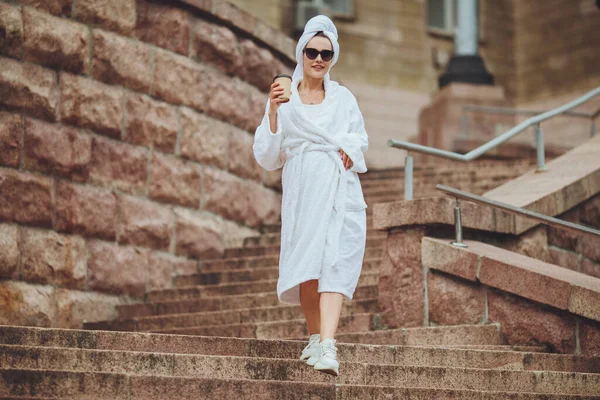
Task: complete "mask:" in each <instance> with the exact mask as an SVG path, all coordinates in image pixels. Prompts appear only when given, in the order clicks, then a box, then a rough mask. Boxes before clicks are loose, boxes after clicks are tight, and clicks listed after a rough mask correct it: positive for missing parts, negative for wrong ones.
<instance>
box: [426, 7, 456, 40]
mask: <svg viewBox="0 0 600 400" xmlns="http://www.w3.org/2000/svg"><path fill="white" fill-rule="evenodd" d="M427 15H428V17H429V21H428V25H429V29H432V30H438V31H443V32H447V33H452V34H453V33H454V32H455V31H456V26H457V25H458V23H457V19H458V0H429V1H428V7H427Z"/></svg>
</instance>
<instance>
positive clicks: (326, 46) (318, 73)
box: [302, 36, 333, 79]
mask: <svg viewBox="0 0 600 400" xmlns="http://www.w3.org/2000/svg"><path fill="white" fill-rule="evenodd" d="M306 48H307V49H317V50H319V51H321V50H333V48H332V46H331V42H330V41H329V39H327V38H324V37H321V36H315V37H314V38H312V39H311V40H310V41H309V42H308V44H307V45H306ZM302 57H303V58H304V76H310V77H311V78H315V79H323V78H324V77H325V75H326V74H327V72H329V69H330V68H331V60H329V61H323V58H322V57H321V55H320V54H319V55H318V56H317V58H315V59H314V60H311V59H310V58H308V57H307V56H306V52H304V54H303V56H302Z"/></svg>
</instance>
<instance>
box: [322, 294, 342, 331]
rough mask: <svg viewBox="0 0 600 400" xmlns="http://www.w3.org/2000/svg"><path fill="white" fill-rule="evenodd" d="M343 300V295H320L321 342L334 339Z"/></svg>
mask: <svg viewBox="0 0 600 400" xmlns="http://www.w3.org/2000/svg"><path fill="white" fill-rule="evenodd" d="M343 300H344V295H342V294H341V293H329V292H327V293H321V304H320V309H321V341H323V340H325V339H333V338H334V336H335V332H336V330H337V327H338V323H339V321H340V314H341V313H342V302H343Z"/></svg>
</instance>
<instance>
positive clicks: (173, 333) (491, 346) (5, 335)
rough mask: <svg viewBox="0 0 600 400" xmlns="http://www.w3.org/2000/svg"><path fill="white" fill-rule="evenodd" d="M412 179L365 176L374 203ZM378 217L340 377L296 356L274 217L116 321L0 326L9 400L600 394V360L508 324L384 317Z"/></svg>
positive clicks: (435, 178) (348, 320)
mask: <svg viewBox="0 0 600 400" xmlns="http://www.w3.org/2000/svg"><path fill="white" fill-rule="evenodd" d="M499 165H502V167H501V168H499ZM529 167H530V164H529V163H528V162H515V163H514V164H513V165H507V164H506V163H502V164H499V163H497V162H491V161H486V162H481V163H478V164H476V165H468V166H466V167H464V168H463V169H457V168H456V167H453V166H447V165H444V166H442V167H439V168H437V169H435V168H423V169H418V170H416V171H415V182H416V185H415V193H416V196H417V197H427V196H430V195H433V194H435V192H434V190H433V188H434V185H435V183H451V184H452V185H453V186H455V187H460V188H463V189H466V190H470V191H473V192H475V193H483V192H485V191H487V190H489V189H491V188H493V187H496V186H497V185H498V184H500V183H503V182H505V181H506V180H509V179H512V178H514V177H516V176H519V175H521V174H522V173H523V172H524V170H527V169H529ZM401 181H402V171H376V172H371V173H369V174H367V175H365V176H364V177H363V179H362V182H363V187H364V191H365V197H366V201H367V203H368V204H369V205H370V206H371V205H373V204H375V203H378V202H385V201H393V200H398V199H399V198H401V197H402V190H403V189H402V183H401ZM371 212H372V207H370V208H369V209H368V214H369V219H371V218H372V217H371ZM371 226H372V223H371V221H370V222H369V229H368V234H367V241H368V243H367V251H366V255H365V262H364V267H363V273H362V275H361V278H360V281H359V286H358V288H357V291H356V293H355V299H354V300H353V301H352V302H344V306H343V311H342V317H341V320H340V327H339V334H338V336H337V338H338V348H339V358H340V360H341V367H340V372H341V375H340V377H338V378H333V377H330V376H328V375H325V374H320V373H318V372H316V371H314V370H313V369H311V368H310V367H308V366H306V365H305V364H304V363H303V362H301V361H299V360H298V359H297V358H298V356H299V354H300V352H301V350H302V348H303V346H304V345H305V343H304V341H305V340H306V337H307V331H306V326H305V323H304V320H303V316H302V311H301V309H300V307H299V306H289V305H283V304H280V303H279V302H278V300H277V297H276V295H275V286H276V280H277V261H278V254H279V240H280V238H279V234H278V230H279V227H278V226H269V227H265V229H264V233H263V234H262V235H261V236H259V237H253V238H248V239H246V241H245V246H244V247H242V248H234V249H229V250H227V252H226V254H225V256H224V258H222V259H218V260H210V261H205V262H203V263H202V265H201V267H200V269H199V271H198V273H196V274H194V275H187V276H175V277H173V282H172V287H171V288H169V289H163V290H155V291H151V292H149V293H147V295H146V298H145V301H144V302H143V303H139V304H127V305H122V306H120V307H119V308H118V312H119V317H118V319H116V320H114V321H105V322H97V323H88V324H86V325H85V328H87V329H88V330H60V329H43V328H29V327H8V326H6V327H0V349H1V350H0V399H50V398H70V399H91V398H94V399H128V400H132V399H164V398H170V399H189V398H203V399H226V398H234V397H235V398H238V399H338V400H339V399H363V398H365V399H383V398H385V399H409V398H410V399H552V400H554V399H557V400H558V399H600V361H599V360H598V358H594V357H584V356H574V355H561V354H551V353H547V352H546V351H547V349H546V347H545V346H519V345H512V346H508V345H506V344H505V341H504V340H503V336H502V331H501V327H500V326H499V325H498V324H479V325H456V326H433V327H422V328H401V329H385V326H383V325H382V322H381V319H380V317H379V315H378V281H379V264H380V261H381V259H382V253H383V243H384V241H385V237H386V236H385V234H383V233H381V232H378V231H374V230H373V229H372V228H371ZM116 331H126V332H116ZM299 339H301V340H299Z"/></svg>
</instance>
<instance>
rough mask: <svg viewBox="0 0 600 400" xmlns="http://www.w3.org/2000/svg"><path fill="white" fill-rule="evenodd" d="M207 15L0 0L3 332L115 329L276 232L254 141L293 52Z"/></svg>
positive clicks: (250, 28)
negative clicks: (172, 289)
mask: <svg viewBox="0 0 600 400" xmlns="http://www.w3.org/2000/svg"><path fill="white" fill-rule="evenodd" d="M184 3H185V4H184ZM206 4H207V3H206V2H204V3H203V2H198V1H184V2H181V3H175V2H172V3H171V4H170V5H164V4H161V3H154V2H151V1H146V0H139V1H135V0H118V1H117V0H102V1H91V0H75V1H71V0H68V1H66V0H53V1H44V2H40V1H36V0H21V1H11V2H7V1H0V279H1V280H0V293H1V294H0V324H9V323H10V324H27V325H40V326H58V327H78V326H80V325H81V323H82V321H83V320H87V321H95V320H106V319H111V318H112V317H113V316H114V315H113V314H114V306H115V305H116V304H118V303H121V302H126V301H130V300H131V299H133V298H139V297H141V296H143V295H144V293H145V292H146V291H147V290H149V289H153V288H163V287H166V286H168V285H169V284H170V279H171V276H172V275H173V274H185V273H193V272H194V271H196V270H197V269H198V267H199V266H200V265H201V262H202V260H205V259H209V258H218V257H220V256H221V255H222V254H223V252H224V249H225V248H226V247H228V246H230V245H233V244H237V243H240V239H241V238H243V237H245V236H248V235H252V234H254V233H256V230H257V228H259V227H260V226H261V225H263V224H269V223H273V222H276V221H277V220H278V218H279V214H280V194H279V192H280V184H279V180H280V179H279V176H278V175H277V174H266V173H264V171H262V170H261V169H260V168H259V167H258V166H257V164H256V162H255V161H254V158H253V155H252V142H253V136H252V134H253V132H254V129H255V128H256V126H257V125H258V123H259V122H260V119H261V118H262V114H263V112H264V106H265V102H266V100H267V93H266V91H267V90H268V88H269V85H270V81H271V78H272V76H273V75H274V74H275V73H276V72H281V71H289V70H290V66H291V61H290V58H289V49H290V48H292V49H293V41H292V40H291V39H289V38H286V37H284V36H283V35H280V34H277V33H276V32H275V34H273V32H274V31H273V29H272V28H270V27H269V26H267V25H266V24H264V23H262V22H260V21H258V20H257V19H256V18H253V17H252V16H250V15H249V14H247V13H245V12H242V11H240V10H239V9H237V8H235V7H232V6H231V5H229V3H226V2H221V3H218V4H215V5H214V6H210V5H206ZM203 7H204V8H203Z"/></svg>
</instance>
